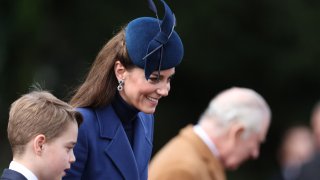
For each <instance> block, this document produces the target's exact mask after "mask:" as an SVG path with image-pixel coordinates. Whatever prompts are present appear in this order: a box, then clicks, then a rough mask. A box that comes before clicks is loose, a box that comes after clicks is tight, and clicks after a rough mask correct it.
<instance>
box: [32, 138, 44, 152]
mask: <svg viewBox="0 0 320 180" xmlns="http://www.w3.org/2000/svg"><path fill="white" fill-rule="evenodd" d="M45 143H46V136H45V135H43V134H39V135H37V136H36V137H35V138H34V140H33V150H34V152H35V153H36V154H37V155H41V153H42V151H43V147H44V144H45Z"/></svg>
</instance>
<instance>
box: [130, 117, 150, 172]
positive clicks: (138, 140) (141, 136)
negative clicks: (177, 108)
mask: <svg viewBox="0 0 320 180" xmlns="http://www.w3.org/2000/svg"><path fill="white" fill-rule="evenodd" d="M144 122H145V119H143V117H142V116H139V115H138V118H137V121H136V123H135V134H134V143H133V151H134V155H135V157H136V160H137V165H138V169H139V173H142V171H143V170H144V169H145V168H146V166H147V165H148V161H149V157H150V156H149V155H151V151H152V142H151V140H150V139H148V138H147V137H148V136H147V133H148V129H146V126H145V124H144ZM149 133H151V132H149Z"/></svg>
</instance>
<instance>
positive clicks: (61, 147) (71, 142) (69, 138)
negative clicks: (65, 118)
mask: <svg viewBox="0 0 320 180" xmlns="http://www.w3.org/2000/svg"><path fill="white" fill-rule="evenodd" d="M77 136H78V125H77V123H75V122H74V123H72V122H70V123H68V125H67V128H66V130H65V132H63V133H62V134H61V135H60V136H59V137H57V138H55V139H53V140H52V141H51V142H50V143H46V144H44V152H43V158H44V161H43V166H44V167H43V170H42V172H40V173H41V177H39V179H55V180H56V179H61V178H62V177H63V176H64V175H65V170H67V169H69V168H70V165H71V163H73V162H75V156H74V154H73V147H74V146H75V144H76V141H77Z"/></svg>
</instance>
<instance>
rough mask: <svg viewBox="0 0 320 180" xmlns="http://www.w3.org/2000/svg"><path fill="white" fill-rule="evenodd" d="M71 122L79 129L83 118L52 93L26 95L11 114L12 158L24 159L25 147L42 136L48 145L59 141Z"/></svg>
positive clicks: (9, 123) (15, 105) (17, 101)
mask: <svg viewBox="0 0 320 180" xmlns="http://www.w3.org/2000/svg"><path fill="white" fill-rule="evenodd" d="M70 122H74V123H78V125H80V123H81V122H82V116H81V114H80V113H79V112H77V111H76V110H75V109H74V108H73V107H72V106H71V105H69V104H67V103H66V102H63V101H61V100H59V99H58V98H56V97H55V96H53V95H52V94H51V93H49V92H47V91H42V90H36V91H33V92H30V93H28V94H25V95H23V96H22V97H20V98H19V99H17V100H16V101H15V102H13V103H12V104H11V108H10V112H9V122H8V129H7V132H8V139H9V142H10V145H11V148H12V153H13V155H14V156H19V155H22V154H23V153H24V151H25V145H26V144H27V143H28V142H29V141H30V140H31V139H32V138H34V137H35V136H37V135H39V134H43V135H45V137H46V142H50V141H51V140H53V139H55V138H57V137H59V136H60V135H61V134H62V132H64V131H65V130H66V127H67V126H68V123H70Z"/></svg>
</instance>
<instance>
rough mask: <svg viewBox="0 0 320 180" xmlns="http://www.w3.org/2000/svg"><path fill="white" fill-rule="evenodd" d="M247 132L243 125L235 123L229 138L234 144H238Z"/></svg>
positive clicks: (230, 130)
mask: <svg viewBox="0 0 320 180" xmlns="http://www.w3.org/2000/svg"><path fill="white" fill-rule="evenodd" d="M244 132H245V127H244V125H243V124H242V123H234V124H232V125H231V127H230V129H229V133H228V136H229V138H230V139H231V140H232V142H233V144H235V145H236V144H237V142H238V140H239V139H240V138H242V136H243V134H244Z"/></svg>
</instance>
